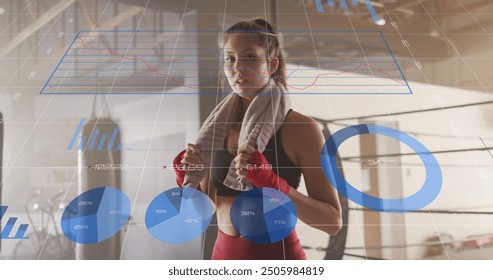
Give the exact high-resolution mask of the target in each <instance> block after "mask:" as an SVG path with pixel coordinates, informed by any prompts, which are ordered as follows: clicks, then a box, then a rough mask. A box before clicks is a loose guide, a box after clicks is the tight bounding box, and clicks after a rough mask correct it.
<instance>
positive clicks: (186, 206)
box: [145, 188, 215, 244]
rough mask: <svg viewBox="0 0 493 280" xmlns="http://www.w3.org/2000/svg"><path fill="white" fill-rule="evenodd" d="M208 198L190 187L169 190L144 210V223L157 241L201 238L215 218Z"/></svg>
mask: <svg viewBox="0 0 493 280" xmlns="http://www.w3.org/2000/svg"><path fill="white" fill-rule="evenodd" d="M214 210H215V209H214V206H213V204H212V201H211V199H210V198H209V197H208V196H207V195H205V194H204V193H203V192H201V191H198V190H195V189H193V188H172V189H170V190H167V191H165V192H163V193H161V194H160V195H158V196H157V197H156V198H155V199H154V200H152V202H151V204H150V205H149V207H148V208H147V211H146V216H145V223H146V227H147V229H148V230H149V232H150V233H151V234H152V235H153V236H154V237H155V238H156V239H158V240H160V241H162V242H166V243H172V244H179V243H185V242H189V241H191V240H194V239H195V238H197V237H198V236H200V235H201V234H202V233H203V232H204V231H205V230H206V229H207V227H208V226H209V224H210V223H211V220H212V216H213V215H214Z"/></svg>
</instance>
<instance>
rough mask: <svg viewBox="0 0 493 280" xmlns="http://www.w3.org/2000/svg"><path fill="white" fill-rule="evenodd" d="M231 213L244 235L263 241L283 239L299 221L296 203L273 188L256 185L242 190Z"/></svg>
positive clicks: (235, 225) (237, 228) (235, 226)
mask: <svg viewBox="0 0 493 280" xmlns="http://www.w3.org/2000/svg"><path fill="white" fill-rule="evenodd" d="M230 215H231V223H232V224H233V227H234V228H235V230H236V231H237V232H238V233H239V234H240V235H241V236H243V237H244V238H246V239H248V240H250V241H252V242H254V243H260V244H271V243H275V242H279V241H281V240H283V239H284V238H286V237H287V236H288V235H289V234H290V233H291V232H292V231H293V229H294V228H295V226H296V222H297V211H296V207H295V205H294V203H293V202H292V201H291V199H290V198H289V197H288V196H287V195H285V194H284V193H282V192H280V191H278V190H276V189H273V188H254V189H252V190H250V191H247V192H243V193H241V194H240V195H239V196H238V197H237V198H236V199H235V201H234V202H233V205H232V207H231V213H230Z"/></svg>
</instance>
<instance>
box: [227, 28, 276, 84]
mask: <svg viewBox="0 0 493 280" xmlns="http://www.w3.org/2000/svg"><path fill="white" fill-rule="evenodd" d="M256 40H257V38H256V35H252V34H242V33H233V34H231V35H230V36H229V39H228V41H227V42H226V43H225V44H224V73H225V75H226V77H227V79H228V83H229V85H230V86H231V88H232V89H233V91H234V92H236V93H238V94H242V93H243V94H251V93H256V92H258V91H259V90H260V89H261V88H263V87H264V86H265V85H266V84H267V82H268V81H269V78H270V75H271V73H273V72H275V70H276V69H277V59H276V58H273V59H269V60H267V58H266V53H265V50H264V49H263V48H262V47H260V46H258V45H257V41H256Z"/></svg>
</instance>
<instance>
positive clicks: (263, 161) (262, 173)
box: [246, 151, 291, 194]
mask: <svg viewBox="0 0 493 280" xmlns="http://www.w3.org/2000/svg"><path fill="white" fill-rule="evenodd" d="M248 162H249V163H251V164H252V165H253V168H252V169H251V170H248V174H247V175H246V178H247V179H248V180H250V181H251V182H252V183H253V184H254V185H255V186H257V187H267V188H274V189H277V190H279V191H281V192H283V193H285V194H288V193H289V190H290V189H291V186H289V184H288V182H287V181H286V180H284V179H283V178H281V177H279V176H277V175H276V173H274V171H272V170H268V169H265V166H268V165H269V164H270V163H269V161H268V160H267V158H266V157H265V155H264V154H262V153H260V152H259V151H255V153H254V154H253V155H252V157H250V159H249V160H248ZM260 167H262V168H260Z"/></svg>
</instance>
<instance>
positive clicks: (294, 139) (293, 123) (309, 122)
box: [283, 111, 322, 145]
mask: <svg viewBox="0 0 493 280" xmlns="http://www.w3.org/2000/svg"><path fill="white" fill-rule="evenodd" d="M321 131H322V130H321V126H320V124H319V123H318V122H317V121H316V120H314V119H313V118H311V117H308V116H305V115H303V114H301V113H299V112H296V111H291V112H290V113H289V114H288V115H287V116H286V119H285V121H284V126H283V139H286V138H287V139H286V140H288V139H289V140H288V141H289V142H290V144H291V145H296V144H299V143H306V141H307V138H309V137H315V136H318V135H321V133H322V132H321Z"/></svg>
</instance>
